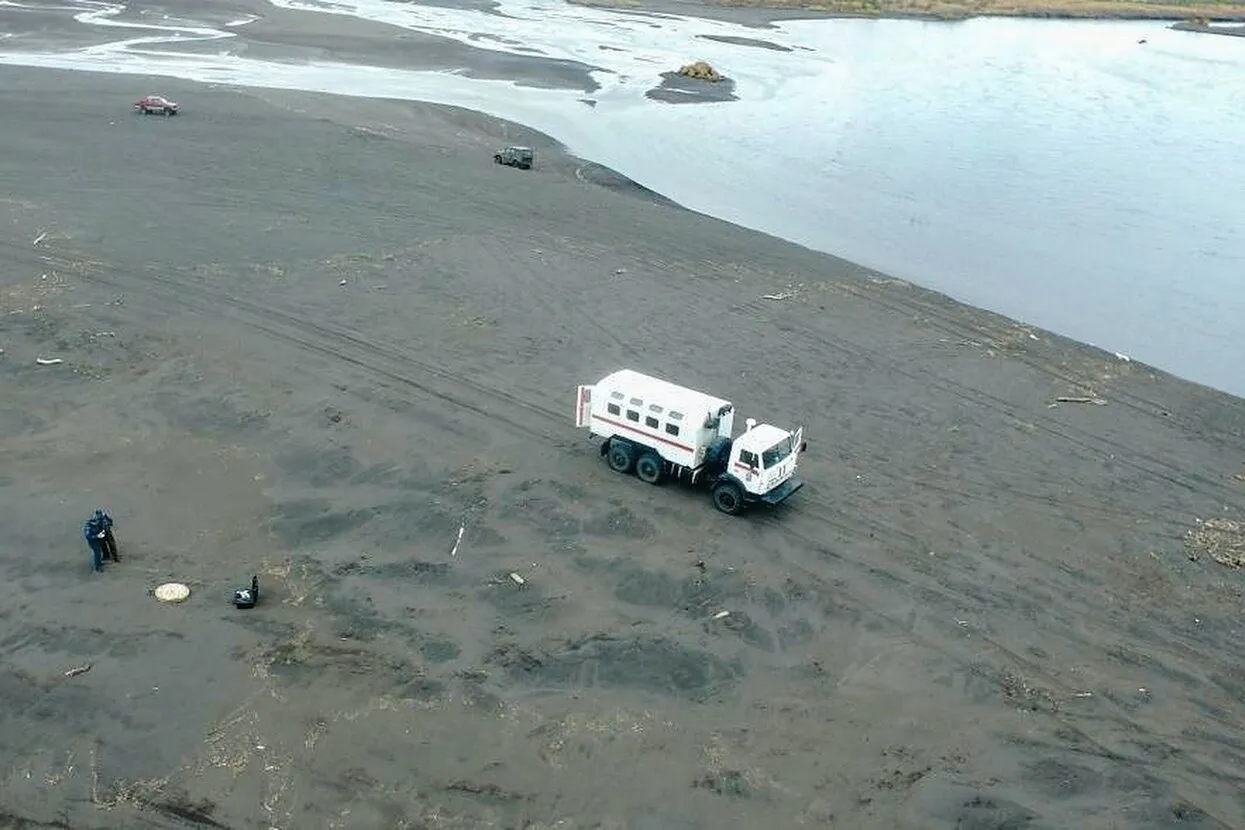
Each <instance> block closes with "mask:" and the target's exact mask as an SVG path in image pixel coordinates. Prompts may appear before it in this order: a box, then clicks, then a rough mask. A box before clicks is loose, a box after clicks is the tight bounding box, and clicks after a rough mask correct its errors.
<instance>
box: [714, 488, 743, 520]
mask: <svg viewBox="0 0 1245 830" xmlns="http://www.w3.org/2000/svg"><path fill="white" fill-rule="evenodd" d="M713 506H715V508H717V509H718V510H721V511H722V513H726V514H727V515H732V516H733V515H738V514H740V513H741V511H742V510H743V490H741V489H740V485H738V484H736V483H735V482H718V483H717V484H715V485H713Z"/></svg>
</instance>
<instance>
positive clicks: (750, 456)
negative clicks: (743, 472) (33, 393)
mask: <svg viewBox="0 0 1245 830" xmlns="http://www.w3.org/2000/svg"><path fill="white" fill-rule="evenodd" d="M739 461H740V463H742V464H743V465H744V466H745V467H753V468H755V467H756V466H757V454H756V453H754V452H749V451H748V450H741V451H740V453H739Z"/></svg>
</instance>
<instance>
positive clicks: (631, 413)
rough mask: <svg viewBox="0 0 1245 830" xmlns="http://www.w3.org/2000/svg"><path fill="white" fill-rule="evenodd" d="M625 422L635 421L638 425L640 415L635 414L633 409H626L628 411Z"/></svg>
mask: <svg viewBox="0 0 1245 830" xmlns="http://www.w3.org/2000/svg"><path fill="white" fill-rule="evenodd" d="M627 420H628V421H635V422H637V423H638V422H639V420H640V413H639V412H636V411H635V410H634V409H628V410H627Z"/></svg>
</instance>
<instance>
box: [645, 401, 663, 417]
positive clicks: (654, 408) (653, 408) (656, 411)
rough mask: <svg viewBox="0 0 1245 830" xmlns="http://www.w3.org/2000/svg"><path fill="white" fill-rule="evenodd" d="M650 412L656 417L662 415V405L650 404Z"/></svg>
mask: <svg viewBox="0 0 1245 830" xmlns="http://www.w3.org/2000/svg"><path fill="white" fill-rule="evenodd" d="M648 411H649V412H652V413H653V414H654V415H660V414H661V405H660V404H655V403H653V404H649V406H648Z"/></svg>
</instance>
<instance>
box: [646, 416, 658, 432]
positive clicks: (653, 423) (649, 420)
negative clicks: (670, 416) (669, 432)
mask: <svg viewBox="0 0 1245 830" xmlns="http://www.w3.org/2000/svg"><path fill="white" fill-rule="evenodd" d="M658 424H659V422H658V420H657V419H656V418H654V417H653V416H652V415H649V416H647V417H645V419H644V426H646V427H649V428H650V429H657V427H658Z"/></svg>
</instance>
